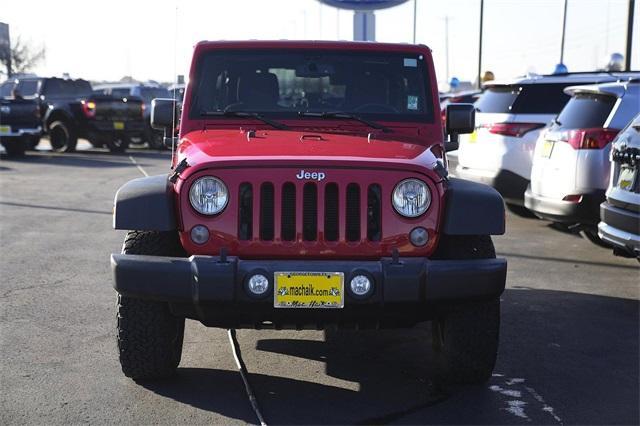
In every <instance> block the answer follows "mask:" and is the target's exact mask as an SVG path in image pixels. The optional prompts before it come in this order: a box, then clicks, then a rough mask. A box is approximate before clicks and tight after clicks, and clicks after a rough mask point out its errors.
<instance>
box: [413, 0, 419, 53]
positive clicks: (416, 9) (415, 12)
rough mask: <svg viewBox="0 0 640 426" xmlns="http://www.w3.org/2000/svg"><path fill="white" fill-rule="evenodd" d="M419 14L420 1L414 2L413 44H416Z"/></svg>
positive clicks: (415, 0) (414, 0)
mask: <svg viewBox="0 0 640 426" xmlns="http://www.w3.org/2000/svg"><path fill="white" fill-rule="evenodd" d="M417 12H418V0H413V44H416V16H417Z"/></svg>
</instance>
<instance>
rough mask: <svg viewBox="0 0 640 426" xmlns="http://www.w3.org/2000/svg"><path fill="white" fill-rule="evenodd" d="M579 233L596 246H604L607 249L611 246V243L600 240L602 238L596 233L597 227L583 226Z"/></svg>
mask: <svg viewBox="0 0 640 426" xmlns="http://www.w3.org/2000/svg"><path fill="white" fill-rule="evenodd" d="M580 234H581V235H582V236H583V237H584V238H586V239H587V240H589V241H591V242H592V243H593V244H595V245H597V246H598V247H604V248H609V249H610V248H611V245H609V244H608V243H607V242H605V241H604V240H602V238H600V236H599V235H598V230H597V229H594V228H585V229H583V230H581V231H580Z"/></svg>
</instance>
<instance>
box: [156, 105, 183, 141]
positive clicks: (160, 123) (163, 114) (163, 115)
mask: <svg viewBox="0 0 640 426" xmlns="http://www.w3.org/2000/svg"><path fill="white" fill-rule="evenodd" d="M177 106H178V105H177V102H176V101H175V100H174V99H170V98H156V99H153V100H152V101H151V127H153V128H154V129H156V130H165V131H166V130H167V128H169V130H170V132H169V134H172V133H173V131H171V130H172V129H171V128H172V127H173V126H174V125H175V124H176V122H177V120H178V118H179V117H180V116H179V115H178V108H177ZM165 133H166V132H165Z"/></svg>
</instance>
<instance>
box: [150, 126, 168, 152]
mask: <svg viewBox="0 0 640 426" xmlns="http://www.w3.org/2000/svg"><path fill="white" fill-rule="evenodd" d="M147 143H148V144H149V149H157V150H159V151H163V150H165V149H166V147H165V146H164V136H163V134H162V133H159V132H156V131H151V132H149V136H148V137H147Z"/></svg>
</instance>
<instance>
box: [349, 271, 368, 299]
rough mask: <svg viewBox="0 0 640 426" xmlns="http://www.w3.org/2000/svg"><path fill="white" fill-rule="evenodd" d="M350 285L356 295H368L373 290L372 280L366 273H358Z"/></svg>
mask: <svg viewBox="0 0 640 426" xmlns="http://www.w3.org/2000/svg"><path fill="white" fill-rule="evenodd" d="M350 286H351V291H352V292H353V294H355V295H356V296H361V297H362V296H366V295H368V294H369V293H370V292H371V280H370V279H369V277H367V276H366V275H356V276H355V277H353V278H351V283H350Z"/></svg>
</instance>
